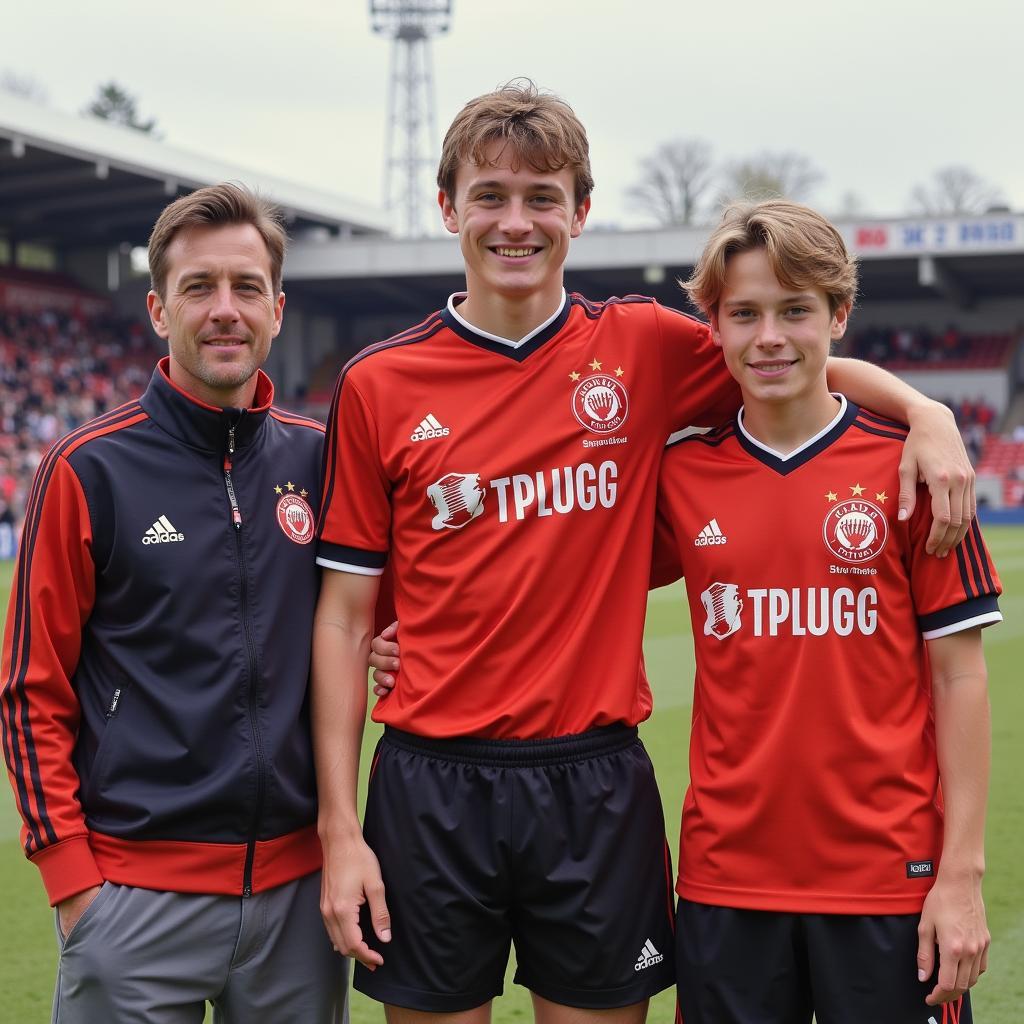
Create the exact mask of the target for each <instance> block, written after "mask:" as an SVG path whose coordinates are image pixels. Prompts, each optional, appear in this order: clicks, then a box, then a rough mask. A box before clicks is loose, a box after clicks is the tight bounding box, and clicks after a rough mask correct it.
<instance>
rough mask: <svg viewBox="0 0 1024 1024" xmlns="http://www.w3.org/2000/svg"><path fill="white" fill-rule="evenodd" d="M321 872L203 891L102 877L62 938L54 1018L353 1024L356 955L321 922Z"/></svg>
mask: <svg viewBox="0 0 1024 1024" xmlns="http://www.w3.org/2000/svg"><path fill="white" fill-rule="evenodd" d="M319 903H320V874H319V872H317V873H315V874H312V875H307V876H306V877H305V878H300V879H298V880H297V881H295V882H289V883H288V884H287V885H282V886H279V887H278V888H276V889H271V890H269V891H268V892H263V893H259V894H257V895H256V896H252V897H250V898H248V899H241V898H238V897H234V896H195V895H191V894H188V893H171V892H155V891H153V890H150V889H135V888H132V887H130V886H123V885H114V884H112V883H110V882H107V883H105V884H104V886H103V888H102V889H101V890H100V893H99V895H98V896H97V897H96V899H95V900H94V901H93V902H92V903H91V904H90V905H89V907H88V909H87V910H86V911H85V913H84V914H83V915H82V917H81V919H80V920H79V921H78V923H77V924H76V925H75V926H74V928H72V929H71V934H70V935H68V937H67V939H66V940H65V939H63V938H61V936H60V928H59V925H58V938H59V939H61V953H60V964H59V967H58V971H57V990H56V992H55V993H54V998H53V1024H202V1020H203V1015H204V1013H205V1009H206V1002H207V1001H209V1002H211V1003H212V1004H213V1007H214V1021H215V1022H217V1024H347V1022H348V1007H347V1004H346V988H347V985H346V981H347V973H348V962H347V961H346V960H345V959H343V958H342V957H340V956H338V954H337V953H335V952H334V951H333V950H332V949H331V943H330V941H329V939H328V938H327V933H326V932H325V931H324V926H323V922H322V920H321V918H320V908H319Z"/></svg>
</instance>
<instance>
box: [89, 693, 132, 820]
mask: <svg viewBox="0 0 1024 1024" xmlns="http://www.w3.org/2000/svg"><path fill="white" fill-rule="evenodd" d="M129 689H130V687H129V684H128V682H127V680H122V681H121V682H120V683H119V684H118V685H117V686H115V687H114V689H113V690H112V691H111V693H110V697H109V699H108V701H107V717H106V723H105V725H104V726H103V733H102V735H101V736H100V740H99V744H98V745H97V747H96V756H95V757H94V758H93V760H92V764H91V765H89V766H88V767H87V771H88V776H87V777H86V779H85V785H84V786H83V787H82V807H83V809H84V810H85V813H86V814H88V813H89V810H90V808H91V807H92V805H94V804H95V802H96V798H97V796H98V795H99V793H100V792H101V788H102V783H103V780H104V778H105V777H106V774H107V770H108V765H109V763H110V758H111V754H112V752H113V750H114V748H115V746H116V744H117V735H118V723H119V721H120V718H121V709H122V708H123V706H124V700H125V697H126V695H127V693H128V690H129Z"/></svg>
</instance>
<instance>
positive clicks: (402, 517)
mask: <svg viewBox="0 0 1024 1024" xmlns="http://www.w3.org/2000/svg"><path fill="white" fill-rule="evenodd" d="M438 182H439V186H440V190H441V191H440V197H439V198H440V204H441V211H442V216H443V219H444V223H445V225H446V227H447V228H448V229H449V230H450V231H451V232H453V233H457V234H458V235H459V237H460V243H461V247H462V252H463V256H464V258H465V263H466V284H467V288H466V292H465V293H464V294H461V295H455V296H453V297H452V298H451V300H450V301H449V303H448V306H447V307H446V308H445V309H443V310H441V311H439V312H438V313H435V314H433V315H431V316H430V317H428V318H427V319H426V320H424V321H423V322H422V323H421V324H420V325H418V326H417V327H414V328H412V329H410V330H409V331H406V332H404V333H403V334H400V335H397V336H395V337H394V338H391V339H389V340H388V341H385V342H382V343H381V344H379V345H375V346H371V347H369V348H368V349H366V350H364V351H363V352H362V353H360V354H359V355H358V356H357V357H356V358H355V359H353V360H352V362H350V363H349V365H348V366H347V367H346V368H345V370H344V371H343V372H342V375H341V377H340V378H339V382H338V386H337V390H336V393H335V399H334V403H333V407H332V413H331V423H330V426H329V428H328V434H329V440H328V445H327V451H326V459H325V469H326V472H325V491H324V504H323V508H322V511H321V517H320V526H319V534H320V540H319V547H318V561H319V562H320V564H321V565H322V566H324V567H325V568H326V569H328V570H329V571H328V572H326V573H325V574H324V581H323V588H322V591H321V598H320V604H319V608H318V613H317V620H316V626H315V629H314V651H313V700H314V739H315V744H316V748H317V764H318V783H319V793H320V835H321V840H322V842H323V846H324V854H325V860H326V873H325V881H324V890H323V899H322V906H323V910H324V916H325V921H326V923H327V928H328V931H329V932H330V934H331V936H332V938H333V940H334V942H335V944H336V945H337V946H338V947H339V948H340V949H341V950H342V951H343V952H345V953H348V954H351V955H353V956H355V957H356V959H357V960H358V961H359V964H358V965H357V972H356V980H355V984H356V986H357V987H359V988H360V989H361V990H362V991H364V992H367V993H368V994H370V995H372V996H374V997H375V998H377V999H380V1000H381V1001H382V1002H384V1003H385V1004H386V1006H387V1015H388V1019H389V1021H391V1022H392V1024H396V1022H399V1024H406V1022H416V1021H423V1020H431V1019H436V1015H437V1014H444V1017H443V1019H444V1020H445V1021H452V1022H457V1024H477V1022H483V1021H487V1020H488V1019H489V1016H490V1002H491V1000H492V998H493V997H494V996H495V995H497V994H499V993H500V992H501V989H502V981H503V977H504V972H505V967H506V963H507V958H508V952H509V945H510V943H511V942H513V941H514V942H515V944H516V951H517V962H518V973H517V980H518V981H519V982H520V983H522V984H525V985H526V986H527V987H529V988H530V990H531V992H532V993H533V999H534V1007H535V1013H536V1017H537V1019H538V1020H539V1021H542V1022H544V1024H561V1022H563V1021H565V1022H569V1021H579V1020H582V1019H587V1020H591V1019H600V1020H605V1021H609V1022H613V1024H619V1022H622V1024H627V1022H639V1021H642V1020H643V1019H644V1017H645V1015H646V1005H647V999H648V997H649V996H650V995H652V994H653V993H655V992H657V991H659V990H660V989H663V988H665V987H668V986H669V985H671V984H672V982H673V980H674V971H673V969H672V951H671V950H672V941H673V940H672V922H671V902H672V900H671V885H670V883H668V882H667V879H668V877H669V864H668V858H667V856H666V852H665V844H664V834H663V822H662V817H661V811H660V801H659V798H658V794H657V789H656V786H655V783H654V777H653V772H652V769H651V766H650V762H649V760H648V759H647V756H646V753H645V752H644V750H643V747H642V745H641V744H640V743H639V740H638V739H637V735H636V726H637V723H638V722H640V721H642V720H643V719H645V718H646V717H647V716H648V714H649V713H650V710H651V696H650V690H649V688H648V686H647V681H646V679H645V677H644V674H643V668H642V662H641V639H642V632H643V620H644V610H645V603H646V591H647V585H648V576H649V573H648V570H649V566H650V551H651V538H652V532H653V513H654V496H655V487H656V481H657V472H658V464H659V461H660V458H661V454H662V448H663V444H664V439H665V438H666V437H667V436H668V435H669V434H670V433H671V432H672V431H673V430H674V429H677V428H679V427H682V426H684V425H686V424H688V423H695V422H696V423H716V422H722V421H723V420H724V418H725V417H726V416H727V415H728V414H730V413H731V412H732V411H733V410H734V409H735V408H736V405H737V404H738V396H737V393H736V389H735V384H734V383H733V382H732V380H731V378H730V377H729V375H728V372H727V370H726V369H725V366H724V364H723V363H722V361H721V360H720V359H719V358H717V354H716V353H715V352H714V346H713V344H712V342H711V339H710V335H709V332H708V330H707V327H706V325H704V324H702V323H700V322H699V321H696V320H694V319H692V318H689V317H686V316H684V315H683V314H680V313H677V312H675V311H673V310H670V309H667V308H665V307H662V306H660V305H658V304H657V303H655V302H653V301H651V300H649V299H644V298H641V297H636V296H634V297H629V298H627V299H613V300H609V301H608V302H602V303H594V302H589V301H588V300H586V299H583V298H582V297H580V296H576V295H574V296H566V294H565V292H564V290H563V287H562V269H563V264H564V261H565V258H566V255H567V252H568V247H569V244H570V242H571V239H573V238H575V237H576V236H578V235H579V234H580V232H581V231H582V230H583V227H584V224H585V222H586V219H587V215H588V212H589V209H590V191H591V188H592V186H593V181H592V178H591V175H590V167H589V157H588V148H587V140H586V134H585V132H584V129H583V127H582V125H581V124H580V123H579V121H578V120H577V119H576V117H575V115H574V114H573V113H572V111H571V110H570V109H569V107H568V106H567V105H566V104H564V103H563V102H562V101H560V100H558V99H557V98H555V97H553V96H549V95H542V94H539V93H538V92H537V90H536V89H535V88H533V86H532V85H531V84H529V83H527V84H525V85H519V84H512V85H510V86H507V87H505V88H503V89H500V90H498V91H496V92H495V93H491V94H487V95H485V96H482V97H478V98H477V99H476V100H473V101H471V102H470V103H469V104H467V106H466V107H465V108H464V109H463V111H462V112H461V113H460V114H459V115H458V117H457V118H456V119H455V122H454V123H453V124H452V126H451V128H450V129H449V132H448V134H447V136H446V139H445V145H444V151H443V154H442V160H441V167H440V171H439V175H438ZM836 376H837V378H839V380H838V384H837V386H841V387H844V388H848V389H852V390H853V391H855V392H858V397H861V398H864V399H868V400H870V401H872V402H874V403H875V404H876V405H879V404H881V405H884V406H885V407H886V411H889V412H892V413H893V414H899V415H902V414H904V413H907V412H910V413H912V414H913V415H915V416H916V415H919V414H920V415H921V422H922V424H925V423H930V424H931V426H929V427H928V428H927V430H928V432H934V431H935V430H936V429H937V425H939V426H941V427H943V428H946V427H950V428H951V424H952V420H951V417H949V415H948V413H947V412H945V411H941V410H939V409H938V407H936V406H934V404H933V403H928V404H927V405H926V406H920V405H919V404H918V403H919V402H920V396H917V395H916V394H914V393H912V392H910V391H909V390H908V389H903V388H902V386H901V385H899V384H898V383H897V382H894V381H893V380H892V379H891V378H888V377H887V375H884V374H882V373H881V371H878V370H877V369H875V368H872V367H865V366H862V365H858V366H850V365H846V366H842V367H839V368H838V369H837V373H836ZM396 395H401V401H400V402H396V401H395V396H396ZM918 410H920V413H919V412H918ZM424 423H425V424H427V425H428V426H429V429H427V428H426V427H423V426H422V425H423V424H424ZM944 446H948V440H944V441H943V443H942V444H940V445H939V447H940V448H942V447H944ZM936 461H938V462H942V461H943V460H942V459H941V458H939V459H937V460H936ZM947 468H948V462H947ZM925 472H926V474H928V475H935V474H936V473H942V472H946V470H937V469H936V470H931V469H928V470H925ZM953 472H954V475H959V474H960V473H961V470H960V469H956V470H954V471H953ZM916 476H917V470H916V469H915V470H913V471H912V477H913V479H916ZM964 493H965V492H963V491H960V492H959V493H957V494H956V495H955V496H954V505H955V508H956V512H955V513H954V515H953V518H954V519H956V520H957V521H959V519H960V518H961V512H962V500H963V494H964ZM941 500H942V499H940V501H941ZM945 500H947V501H948V495H947V497H946V499H945ZM969 501H970V499H968V502H969ZM946 513H947V514H948V506H947V509H946ZM956 533H957V530H956V529H953V530H952V531H951V535H950V536H951V537H952V536H953V535H954V534H956ZM942 534H943V531H941V530H937V531H936V540H937V541H938V540H939V538H940V536H942ZM948 541H949V538H947V539H946V541H945V543H948ZM385 563H389V564H390V565H391V568H392V571H393V575H394V581H395V603H396V607H397V610H398V613H399V616H400V617H401V620H402V629H403V640H404V643H405V647H406V651H407V652H408V653H407V656H406V659H405V661H404V664H403V667H402V675H401V679H400V681H399V683H398V686H397V687H396V689H395V691H394V693H393V694H392V695H391V696H390V697H389V698H388V700H387V702H386V703H385V704H381V705H378V708H377V710H376V711H375V715H376V717H377V718H378V720H380V721H382V722H384V723H385V725H386V730H385V736H384V739H383V740H382V742H381V745H380V746H379V748H378V752H377V755H376V757H375V759H374V764H373V768H372V774H371V784H370V793H369V797H368V804H367V811H366V821H365V839H364V833H363V830H362V829H361V828H360V824H359V821H358V817H357V811H356V796H355V793H356V777H357V770H358V756H359V745H360V738H361V735H362V728H363V717H364V713H365V689H364V685H363V684H364V681H365V666H366V656H367V653H368V648H369V642H370V635H371V631H372V610H373V607H374V602H375V598H376V594H377V580H378V577H379V574H380V573H381V572H382V570H383V567H384V565H385ZM481 680H482V682H481ZM357 684H358V685H357ZM385 885H386V886H387V893H388V899H387V903H385V900H384V887H385ZM389 911H390V912H389Z"/></svg>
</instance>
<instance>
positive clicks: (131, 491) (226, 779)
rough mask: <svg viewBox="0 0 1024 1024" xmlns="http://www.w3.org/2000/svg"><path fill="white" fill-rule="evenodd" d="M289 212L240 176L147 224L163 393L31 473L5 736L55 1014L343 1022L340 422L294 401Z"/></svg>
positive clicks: (62, 1021)
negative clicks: (336, 874)
mask: <svg viewBox="0 0 1024 1024" xmlns="http://www.w3.org/2000/svg"><path fill="white" fill-rule="evenodd" d="M285 241H286V239H285V234H284V230H283V228H282V226H281V222H280V217H279V214H278V212H277V211H276V210H275V209H274V208H273V207H270V206H269V205H268V204H266V203H265V202H263V201H261V200H259V199H258V198H256V197H255V196H253V195H251V194H250V193H248V192H246V191H245V190H244V189H241V188H239V187H237V186H234V185H229V184H224V185H217V186H212V187H209V188H204V189H200V190H199V191H197V192H195V193H193V194H192V195H189V196H186V197H184V198H182V199H179V200H177V201H176V202H174V203H172V204H171V205H170V206H168V207H167V209H166V210H164V212H163V213H162V214H161V216H160V218H159V219H158V221H157V223H156V226H155V227H154V229H153V234H152V236H151V238H150V246H149V259H150V268H151V273H152V284H153V288H152V291H150V293H149V299H148V303H149V312H150V316H151V319H152V323H153V327H154V329H155V330H156V332H157V334H159V335H160V337H162V338H165V339H167V342H168V347H169V355H168V357H167V358H165V359H163V360H161V362H160V364H159V365H158V367H157V368H156V370H155V372H154V373H153V379H152V381H151V382H150V385H149V387H148V389H147V390H146V393H145V394H144V395H143V396H142V397H141V398H140V399H139V400H138V401H135V402H130V403H128V404H127V405H124V406H121V407H120V408H118V409H115V410H113V411H112V412H110V413H108V414H107V415H105V416H102V417H100V418H99V419H97V420H94V421H92V422H90V423H87V424H85V425H84V426H83V427H81V428H79V429H78V430H76V431H74V432H72V433H71V434H69V435H68V436H67V437H65V438H63V439H62V440H61V441H59V442H58V443H57V444H56V445H54V447H53V448H52V449H51V450H50V452H49V453H48V454H47V456H46V457H45V458H44V459H43V462H42V463H41V465H40V467H39V471H38V474H37V476H36V480H35V483H34V485H33V490H32V496H31V500H30V502H29V507H28V515H27V519H26V524H25V530H24V535H23V538H22V547H21V552H20V555H19V559H18V566H17V572H16V575H15V582H14V587H13V589H12V593H11V605H10V610H9V612H8V616H7V631H6V636H5V640H4V650H3V677H2V678H3V694H2V700H0V716H2V721H3V737H4V753H5V755H6V758H7V765H8V769H9V771H10V776H11V782H12V785H13V787H14V791H15V796H16V799H17V803H18V808H19V810H20V811H21V814H22V817H23V819H24V822H25V824H24V828H23V830H22V836H23V840H24V845H25V851H26V853H27V854H28V856H29V857H30V858H31V859H32V861H33V862H34V863H35V864H36V865H37V866H38V867H39V870H40V872H41V873H42V877H43V883H44V885H45V886H46V890H47V892H48V894H49V897H50V900H51V902H52V903H53V904H54V905H55V906H56V908H57V931H58V938H59V942H60V965H59V968H58V977H57V989H56V993H55V996H54V1018H53V1019H54V1021H57V1022H59V1024H97V1022H99V1021H103V1022H104V1024H108V1022H109V1024H118V1022H121V1021H139V1020H147V1021H161V1022H166V1024H186V1022H188V1024H194V1022H196V1021H199V1020H202V1018H203V1010H204V1006H205V1004H206V1002H207V1001H209V1002H211V1003H213V1005H214V1007H215V1008H216V1011H217V1019H218V1020H222V1021H225V1022H237V1024H243V1022H244V1024H253V1022H256V1021H267V1022H269V1021H274V1022H275V1024H276V1022H294V1024H300V1022H301V1024H310V1022H322V1024H333V1022H337V1021H341V1020H342V1019H343V1015H344V1006H345V975H344V972H343V971H342V970H341V969H340V968H341V964H340V963H339V960H338V957H337V956H335V955H334V954H333V952H332V950H331V944H330V942H329V941H328V939H327V936H326V934H325V932H324V929H323V925H322V922H321V918H320V914H319V907H318V903H319V888H320V883H319V870H318V869H319V867H320V845H319V842H318V841H317V835H316V828H315V821H316V792H315V786H314V773H313V759H312V751H311V747H310V737H309V721H308V715H307V711H306V707H307V703H306V684H307V676H308V672H309V637H310V632H311V629H312V619H313V610H314V607H315V603H316V597H317V590H318V582H319V581H318V578H317V577H318V571H317V569H316V566H315V564H314V560H313V558H312V557H311V554H312V551H311V547H310V542H311V541H312V540H313V533H314V524H313V514H312V511H311V507H310V506H311V505H312V506H315V505H316V503H317V500H318V496H319V483H318V481H319V474H320V459H321V452H322V446H323V443H322V442H323V427H322V426H321V425H320V424H318V423H315V422H314V421H312V420H307V419H304V418H302V417H299V416H294V415H292V414H290V413H287V412H284V411H283V410H281V409H278V408H276V407H275V406H274V405H273V398H274V389H273V385H272V384H271V382H270V379H269V378H268V377H267V376H266V375H265V374H264V373H263V372H262V371H261V370H260V369H259V367H260V365H261V364H262V363H263V361H264V360H265V359H266V357H267V353H268V352H269V351H270V346H271V343H272V341H273V339H274V338H275V337H276V336H277V334H278V331H279V330H280V328H281V316H282V312H283V309H284V293H283V292H282V291H281V266H282V261H283V258H284V250H285Z"/></svg>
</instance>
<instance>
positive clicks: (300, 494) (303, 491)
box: [299, 487, 309, 498]
mask: <svg viewBox="0 0 1024 1024" xmlns="http://www.w3.org/2000/svg"><path fill="white" fill-rule="evenodd" d="M307 494H309V491H307V490H306V488H305V487H303V488H302V490H301V491H299V496H300V497H302V498H304V497H306V495H307Z"/></svg>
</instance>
